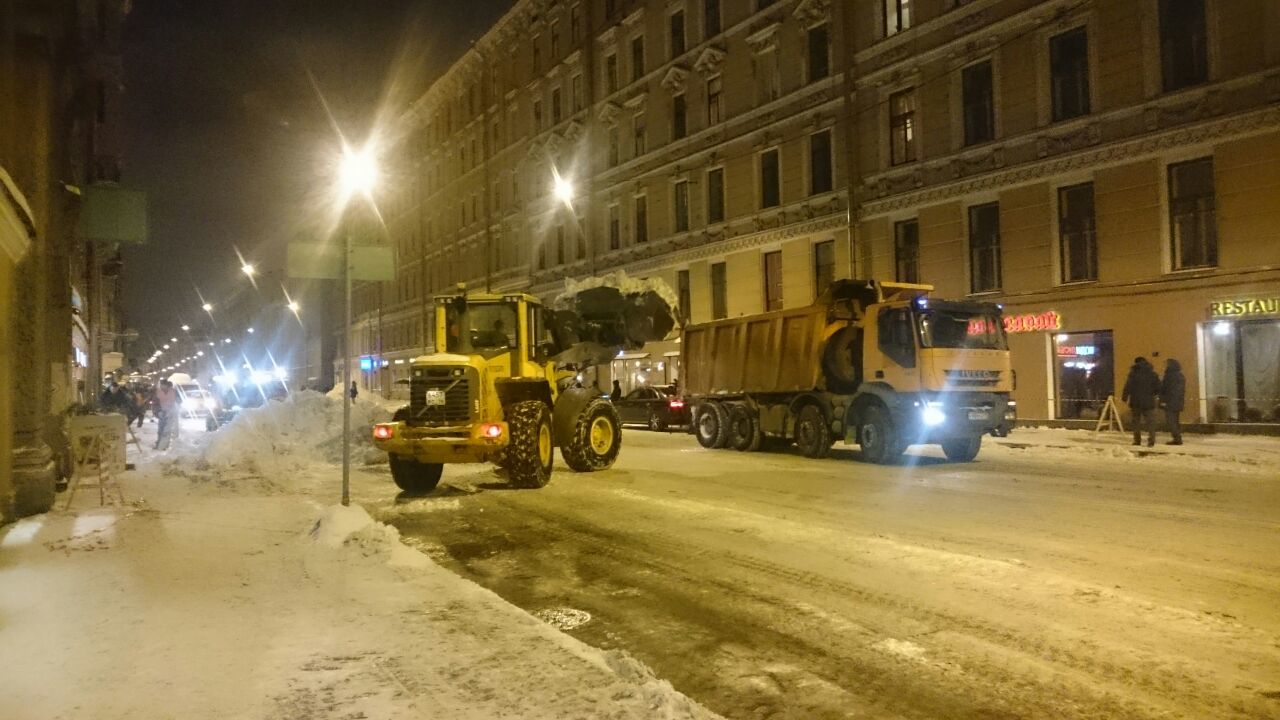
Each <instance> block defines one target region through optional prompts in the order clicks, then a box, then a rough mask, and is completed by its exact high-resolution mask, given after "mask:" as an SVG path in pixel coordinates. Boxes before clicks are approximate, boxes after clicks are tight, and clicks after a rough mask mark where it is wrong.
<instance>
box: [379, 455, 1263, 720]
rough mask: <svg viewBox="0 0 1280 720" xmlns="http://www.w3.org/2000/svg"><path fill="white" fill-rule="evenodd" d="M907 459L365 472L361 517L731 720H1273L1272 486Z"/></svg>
mask: <svg viewBox="0 0 1280 720" xmlns="http://www.w3.org/2000/svg"><path fill="white" fill-rule="evenodd" d="M1015 437H1016V436H1015ZM917 452H918V453H919V454H920V455H922V456H923V457H921V458H919V459H917V460H916V461H915V462H914V463H912V464H909V465H903V466H897V467H877V466H872V465H868V464H864V463H861V462H857V461H856V455H857V453H856V451H855V450H847V451H845V450H838V451H837V452H836V453H835V454H834V455H833V457H832V458H830V459H827V460H823V461H813V460H807V459H804V458H801V457H798V456H794V455H790V454H778V453H768V454H766V453H757V454H743V453H735V452H733V451H725V450H719V451H708V450H703V449H702V448H700V447H698V446H697V444H696V443H695V442H694V441H693V439H692V438H691V437H690V436H688V435H683V434H653V433H647V432H640V431H634V432H633V431H628V432H627V435H626V441H625V446H624V449H623V452H622V457H621V459H620V460H619V462H618V464H617V465H616V466H615V468H614V469H612V470H610V471H608V472H605V473H599V474H594V475H575V474H573V473H570V472H568V471H566V470H564V469H563V466H562V465H559V466H558V467H557V474H556V476H555V478H554V479H553V481H552V483H551V484H550V485H549V486H547V487H546V488H544V489H542V490H537V491H516V490H510V489H508V488H507V486H506V485H505V484H504V483H503V482H502V481H501V480H500V479H498V478H496V477H495V476H493V475H492V474H491V473H490V472H489V471H487V470H484V469H481V468H478V467H476V468H449V469H448V470H447V471H446V474H445V478H446V480H445V482H446V483H447V484H448V485H447V486H446V485H442V487H441V488H440V489H438V490H437V491H436V493H435V494H433V495H432V496H431V497H428V498H423V499H413V500H404V499H401V500H399V501H397V499H396V498H395V495H394V492H393V491H394V486H392V485H391V483H390V481H389V478H386V479H382V478H377V477H373V475H374V473H372V472H364V473H361V474H360V478H359V482H357V486H356V500H358V501H359V502H361V503H363V504H364V505H365V506H366V507H368V508H369V509H370V511H371V512H373V513H374V514H375V516H378V517H380V519H382V520H384V521H386V522H390V523H392V524H394V525H395V526H397V527H398V528H399V529H400V531H401V533H402V534H403V535H404V536H405V541H406V542H407V543H409V544H410V545H414V546H416V547H419V548H421V549H423V550H425V551H426V552H427V553H428V554H429V555H431V556H432V557H433V558H435V559H436V560H437V561H438V562H440V563H442V564H444V565H445V566H446V567H449V568H452V569H454V570H455V571H456V572H458V573H459V574H461V575H463V576H464V577H467V578H470V579H472V580H475V581H476V582H478V583H480V584H481V585H484V586H485V587H488V588H490V589H492V590H494V591H495V592H497V593H498V594H499V595H501V596H502V597H504V598H506V599H507V600H509V601H510V602H512V603H514V604H516V605H519V606H520V607H523V608H525V609H526V610H528V611H530V612H533V613H535V614H538V615H539V616H541V617H544V618H546V619H549V620H552V621H558V622H560V623H561V624H562V626H564V627H566V628H568V632H570V633H571V634H572V635H574V636H576V637H578V638H580V639H582V640H584V641H586V642H587V643H590V644H592V645H595V646H597V647H601V648H605V649H613V648H622V649H625V650H627V651H628V652H630V653H632V654H633V655H634V656H636V657H637V658H639V659H641V660H643V661H644V662H645V663H647V664H648V665H649V666H650V667H652V669H653V670H654V672H655V673H656V674H657V675H658V676H659V677H662V678H665V679H668V680H670V681H671V682H672V683H673V684H674V685H675V687H676V688H677V689H679V690H681V691H682V692H684V693H686V694H687V695H689V696H691V697H692V698H694V699H696V700H698V701H699V702H702V703H703V704H705V705H706V706H707V707H708V708H710V709H712V710H715V711H717V712H720V713H722V714H723V715H725V716H726V717H733V718H765V717H770V718H772V717H778V718H834V717H859V718H944V717H945V718H1151V717H1185V718H1216V717H1252V718H1263V717H1269V718H1274V717H1280V553H1278V552H1277V550H1280V517H1278V516H1277V508H1280V471H1278V470H1277V469H1276V465H1273V464H1270V463H1269V462H1262V463H1258V462H1253V463H1248V462H1235V463H1233V462H1221V461H1219V460H1217V459H1207V460H1197V459H1195V458H1194V457H1191V458H1188V457H1168V456H1156V457H1149V458H1131V457H1128V456H1125V457H1117V456H1115V455H1113V454H1108V453H1105V452H1102V453H1099V452H1090V451H1087V450H1085V449H1079V450H1075V449H1072V450H1045V449H1039V450H1019V449H1015V448H1009V447H995V448H991V447H988V448H986V449H984V451H983V454H982V455H980V456H979V459H978V461H977V462H975V463H972V464H967V465H957V464H950V463H947V462H945V461H943V460H942V459H941V457H940V455H937V454H936V451H934V450H919V451H917ZM382 472H384V473H385V470H383V471H382ZM588 615H589V620H587V617H588ZM584 620H586V621H585V622H583V621H584Z"/></svg>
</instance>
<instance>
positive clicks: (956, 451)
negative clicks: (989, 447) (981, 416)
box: [942, 435, 982, 462]
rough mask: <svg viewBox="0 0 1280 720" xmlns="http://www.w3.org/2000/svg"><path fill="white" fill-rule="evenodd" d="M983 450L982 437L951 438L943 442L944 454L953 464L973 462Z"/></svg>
mask: <svg viewBox="0 0 1280 720" xmlns="http://www.w3.org/2000/svg"><path fill="white" fill-rule="evenodd" d="M981 449H982V436H981V435H978V436H976V437H971V438H950V439H948V440H943V441H942V454H943V455H946V456H947V459H948V460H950V461H951V462H971V461H972V460H973V459H974V458H976V457H978V451H979V450H981Z"/></svg>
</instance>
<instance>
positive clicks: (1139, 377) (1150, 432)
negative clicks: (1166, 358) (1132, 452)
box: [1120, 357, 1160, 447]
mask: <svg viewBox="0 0 1280 720" xmlns="http://www.w3.org/2000/svg"><path fill="white" fill-rule="evenodd" d="M1159 394H1160V376H1159V375H1157V374H1156V369H1155V368H1153V367H1151V363H1150V362H1148V361H1147V359H1146V358H1144V357H1137V358H1134V359H1133V366H1132V367H1130V368H1129V377H1127V378H1125V381H1124V394H1122V395H1121V396H1120V399H1121V400H1123V401H1124V402H1126V403H1128V405H1129V409H1130V410H1131V411H1133V444H1134V445H1141V444H1142V428H1143V426H1146V428H1147V447H1152V446H1154V445H1155V444H1156V416H1155V412H1156V396H1157V395H1159Z"/></svg>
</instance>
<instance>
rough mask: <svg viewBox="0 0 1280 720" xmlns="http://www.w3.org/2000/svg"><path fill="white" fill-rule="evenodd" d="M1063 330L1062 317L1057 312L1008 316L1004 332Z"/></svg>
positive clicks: (1047, 311)
mask: <svg viewBox="0 0 1280 720" xmlns="http://www.w3.org/2000/svg"><path fill="white" fill-rule="evenodd" d="M1061 329H1062V316H1061V315H1059V314H1058V311H1057V310H1046V311H1044V312H1042V313H1036V314H1028V315H1006V316H1005V318H1004V331H1005V332H1008V333H1028V332H1046V331H1049V330H1061Z"/></svg>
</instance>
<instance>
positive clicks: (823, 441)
mask: <svg viewBox="0 0 1280 720" xmlns="http://www.w3.org/2000/svg"><path fill="white" fill-rule="evenodd" d="M795 437H796V447H797V448H798V449H799V450H800V454H801V455H804V456H805V457H811V458H824V457H826V456H827V453H828V452H830V451H831V442H832V441H831V428H830V426H828V425H827V418H826V416H825V415H823V413H822V408H820V407H818V406H817V405H813V404H809V405H805V406H804V407H802V408H800V414H799V415H798V416H797V417H796V429H795Z"/></svg>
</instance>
